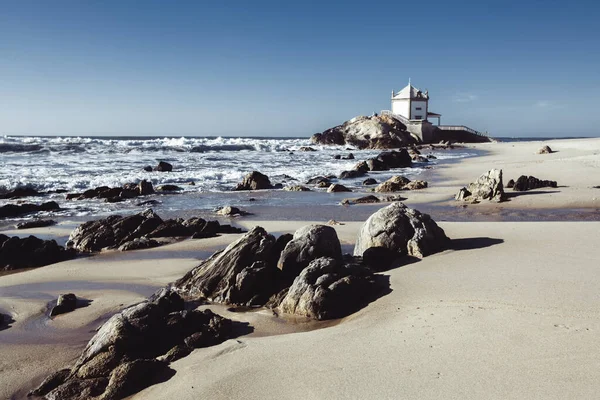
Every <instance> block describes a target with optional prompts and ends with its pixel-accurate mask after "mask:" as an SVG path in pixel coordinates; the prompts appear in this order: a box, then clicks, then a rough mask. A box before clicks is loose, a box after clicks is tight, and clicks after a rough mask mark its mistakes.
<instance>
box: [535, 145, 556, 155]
mask: <svg viewBox="0 0 600 400" xmlns="http://www.w3.org/2000/svg"><path fill="white" fill-rule="evenodd" d="M537 153H538V154H550V153H554V152H553V151H552V149H551V148H550V146H544V147H542V148H541V149H539V150H538V151H537Z"/></svg>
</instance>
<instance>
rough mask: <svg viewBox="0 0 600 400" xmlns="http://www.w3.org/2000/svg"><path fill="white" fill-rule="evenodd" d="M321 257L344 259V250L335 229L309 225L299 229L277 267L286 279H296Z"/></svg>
mask: <svg viewBox="0 0 600 400" xmlns="http://www.w3.org/2000/svg"><path fill="white" fill-rule="evenodd" d="M319 257H331V258H334V259H336V260H340V259H341V258H342V248H341V245H340V240H339V239H338V237H337V233H336V231H335V229H333V228H332V227H330V226H327V225H307V226H304V227H302V228H300V229H298V230H297V231H296V232H295V233H294V236H293V238H292V240H290V242H289V243H288V244H287V245H286V246H285V248H284V249H283V251H282V252H281V256H280V257H279V261H278V262H277V267H278V268H279V269H280V270H281V271H282V272H283V273H284V276H286V277H295V276H297V275H298V274H299V273H300V271H302V270H303V269H304V268H306V266H308V264H309V263H310V262H311V261H312V260H314V259H316V258H319Z"/></svg>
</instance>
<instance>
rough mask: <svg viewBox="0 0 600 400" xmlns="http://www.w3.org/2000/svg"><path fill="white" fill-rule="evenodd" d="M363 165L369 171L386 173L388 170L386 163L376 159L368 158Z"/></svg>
mask: <svg viewBox="0 0 600 400" xmlns="http://www.w3.org/2000/svg"><path fill="white" fill-rule="evenodd" d="M365 164H366V166H367V168H368V169H369V171H388V170H389V169H390V167H388V166H387V164H386V163H384V162H383V161H380V160H378V159H376V158H369V159H368V160H367V161H365Z"/></svg>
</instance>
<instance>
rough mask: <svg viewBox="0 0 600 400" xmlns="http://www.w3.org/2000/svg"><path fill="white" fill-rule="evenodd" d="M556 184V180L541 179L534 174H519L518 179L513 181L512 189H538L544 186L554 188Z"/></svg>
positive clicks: (518, 190) (520, 190)
mask: <svg viewBox="0 0 600 400" xmlns="http://www.w3.org/2000/svg"><path fill="white" fill-rule="evenodd" d="M557 186H558V184H557V183H556V181H543V180H540V179H538V178H536V177H534V176H525V175H521V176H520V177H519V179H517V181H516V182H515V183H514V185H513V190H514V191H517V192H523V191H526V190H531V189H538V188H544V187H551V188H555V187H557Z"/></svg>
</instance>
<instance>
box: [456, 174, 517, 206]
mask: <svg viewBox="0 0 600 400" xmlns="http://www.w3.org/2000/svg"><path fill="white" fill-rule="evenodd" d="M455 199H456V200H463V201H469V202H472V203H477V202H480V201H482V200H489V201H496V202H501V201H504V200H505V199H506V195H505V193H504V185H503V184H502V170H501V169H492V170H489V171H488V172H486V173H485V174H483V175H481V176H480V177H479V178H478V179H477V180H476V181H475V182H473V183H470V184H469V186H467V187H466V188H462V189H460V191H459V192H458V193H457V194H456V196H455Z"/></svg>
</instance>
